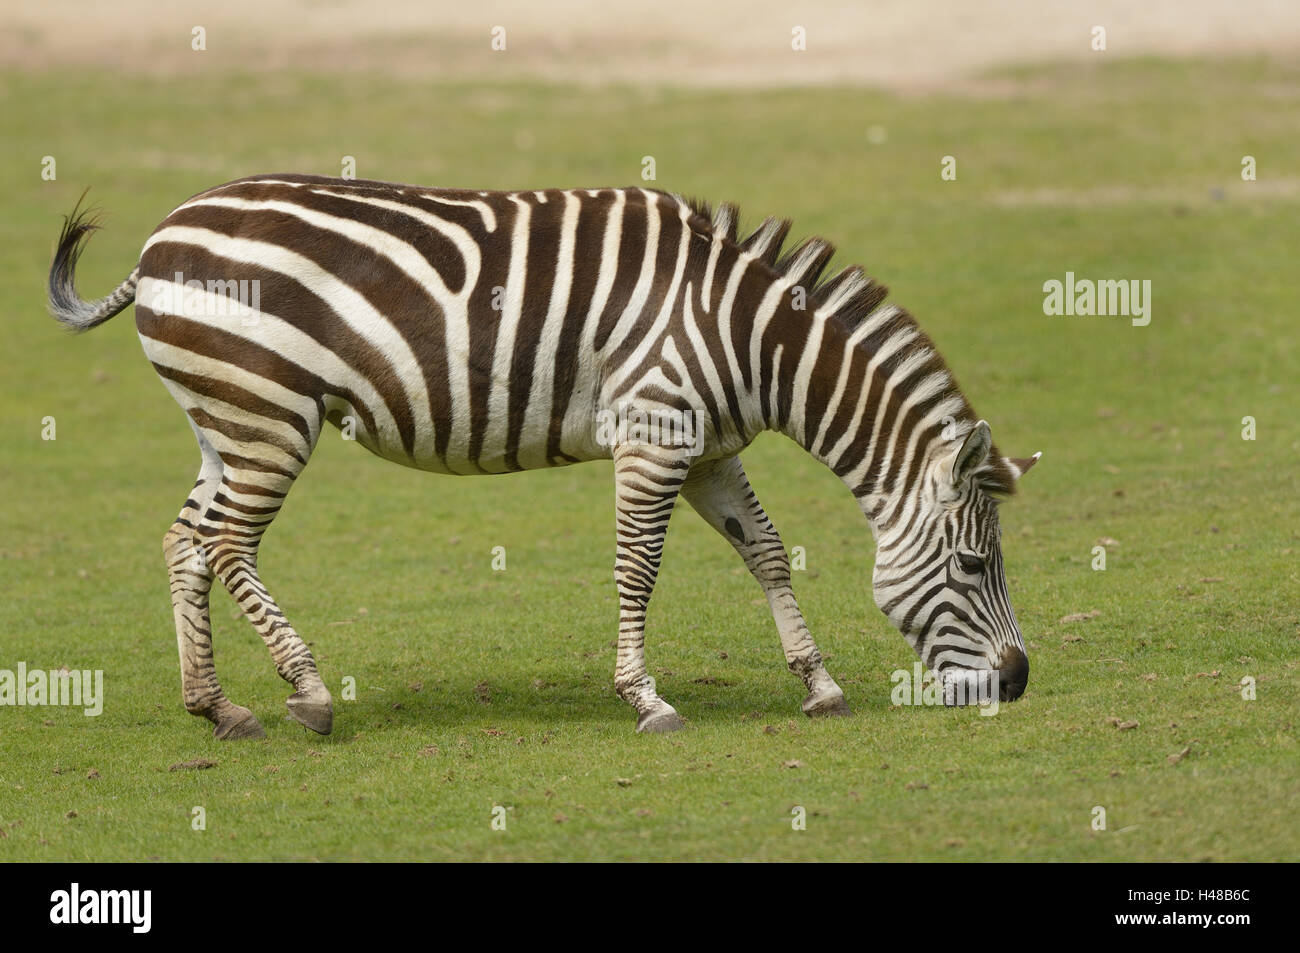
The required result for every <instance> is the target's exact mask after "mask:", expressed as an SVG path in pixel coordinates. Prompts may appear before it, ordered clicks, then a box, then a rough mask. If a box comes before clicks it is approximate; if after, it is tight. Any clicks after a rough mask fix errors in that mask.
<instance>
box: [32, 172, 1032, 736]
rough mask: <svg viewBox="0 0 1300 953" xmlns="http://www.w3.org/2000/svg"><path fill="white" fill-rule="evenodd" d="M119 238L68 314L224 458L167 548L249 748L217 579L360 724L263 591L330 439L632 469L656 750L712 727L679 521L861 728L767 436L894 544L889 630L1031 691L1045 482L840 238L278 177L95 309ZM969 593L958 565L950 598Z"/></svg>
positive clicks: (673, 208)
mask: <svg viewBox="0 0 1300 953" xmlns="http://www.w3.org/2000/svg"><path fill="white" fill-rule="evenodd" d="M93 227H94V225H93V222H91V221H89V220H88V219H87V218H86V217H85V216H84V215H82V214H74V216H73V217H72V218H71V219H70V220H69V221H68V223H67V225H66V227H65V229H64V233H63V235H62V237H61V241H60V244H59V248H58V251H57V252H56V256H55V261H54V264H53V267H52V269H51V275H50V289H49V290H50V301H51V310H52V311H53V313H54V315H55V316H56V317H57V318H59V319H60V320H61V321H62V322H63V323H64V324H65V325H67V326H68V327H71V328H73V329H74V330H86V329H88V328H91V327H94V326H95V325H97V324H99V323H102V322H103V321H106V320H108V319H109V318H110V317H112V316H113V315H114V314H116V313H117V312H118V311H120V310H122V309H123V308H124V307H125V306H126V305H127V304H129V303H130V302H131V301H132V300H134V301H135V304H136V325H137V328H138V330H139V333H140V338H141V342H142V344H143V347H144V351H145V354H146V356H147V357H148V358H149V360H150V361H151V362H152V363H153V365H154V367H155V369H156V370H157V372H158V374H159V376H160V377H161V378H162V380H163V382H164V384H165V385H166V386H167V388H168V389H169V390H170V391H171V393H172V394H173V396H174V397H175V398H176V400H177V401H178V402H179V403H180V405H181V406H182V408H184V410H185V411H186V413H187V415H188V417H189V420H190V424H191V426H192V427H193V429H194V432H195V435H196V437H197V439H198V443H199V447H200V452H201V455H202V465H201V467H200V471H199V475H198V480H197V482H196V485H195V488H194V489H193V491H191V493H190V496H189V498H188V499H187V500H186V502H185V506H184V508H183V509H182V511H181V513H180V515H179V516H178V518H177V520H176V522H175V523H174V524H173V526H172V528H171V529H170V530H169V532H168V534H167V537H166V538H165V540H164V550H165V554H166V558H167V562H168V567H169V572H170V575H171V581H172V593H173V605H174V610H175V618H176V625H177V637H178V644H179V646H180V655H181V670H182V691H183V697H184V699H185V703H186V706H187V708H188V709H189V710H190V711H191V712H193V713H195V714H199V715H202V716H204V717H206V718H208V719H210V720H211V721H213V722H214V724H215V725H216V728H215V731H216V733H217V734H218V736H220V737H243V736H249V735H254V736H255V735H258V734H260V733H261V727H260V725H259V724H258V722H257V719H256V718H255V717H254V716H253V715H252V713H251V712H249V711H248V710H247V709H245V708H242V707H240V706H237V705H234V704H233V703H232V702H230V701H229V700H228V699H227V698H226V697H225V694H224V692H223V691H222V689H221V687H220V685H219V683H218V681H217V678H216V672H215V668H214V666H213V664H212V650H211V631H210V622H209V618H208V609H207V598H208V592H209V589H210V587H211V584H212V581H213V580H214V579H220V580H221V582H222V583H223V585H225V586H226V587H227V588H228V589H229V590H230V591H231V593H232V594H233V595H234V596H235V598H236V600H237V601H238V602H239V604H240V605H241V607H242V608H243V609H244V611H245V613H246V615H247V616H248V618H249V619H250V621H251V622H252V623H253V625H254V626H255V627H256V628H257V629H258V631H259V633H260V634H261V635H262V637H263V638H264V639H265V641H266V643H267V645H268V647H269V648H270V650H271V653H272V657H273V659H274V660H275V663H276V665H277V669H278V671H279V672H280V674H281V675H282V676H283V677H284V678H285V679H286V680H287V681H289V682H290V683H291V684H292V685H293V686H294V689H295V691H294V693H293V695H292V696H291V697H290V699H289V708H290V711H291V713H292V714H293V715H294V717H295V718H297V719H298V720H299V721H301V722H302V723H304V724H306V725H307V726H308V727H310V728H313V729H314V730H317V731H328V730H329V729H330V726H331V724H332V703H331V699H330V696H329V693H328V691H327V689H326V688H325V685H324V682H323V680H322V679H321V677H320V675H319V673H318V671H317V668H316V665H315V662H314V660H313V659H312V657H311V654H310V652H309V651H308V649H307V647H306V645H305V643H304V642H303V641H302V639H301V638H300V637H299V636H298V634H297V633H296V631H295V630H294V629H293V627H292V626H291V625H290V624H289V622H288V621H287V620H286V619H285V618H284V616H283V613H281V612H280V610H279V608H278V606H277V605H276V604H275V602H274V600H273V599H272V598H271V596H270V594H269V592H268V591H267V590H266V588H265V586H264V585H263V584H262V581H261V579H260V577H259V576H258V573H257V569H256V554H257V547H258V543H259V542H260V539H261V535H262V533H263V532H264V531H265V529H266V527H267V526H268V525H269V523H270V521H271V520H272V519H273V518H274V517H275V515H276V513H277V512H278V510H279V508H280V505H281V503H282V502H283V499H284V497H285V495H286V494H287V493H288V491H289V488H290V486H291V485H292V483H293V480H294V479H295V478H296V477H297V475H298V474H299V473H301V471H302V469H303V467H305V466H306V463H307V460H308V459H309V457H310V455H311V453H312V450H313V448H314V447H315V444H316V441H317V440H318V439H319V437H320V434H321V430H322V427H323V426H324V423H325V422H326V421H328V422H330V423H332V424H334V425H336V426H339V427H341V428H342V429H343V430H344V433H345V435H347V436H349V437H353V438H355V439H356V441H357V442H359V443H361V444H362V445H363V446H365V447H366V448H367V449H368V450H370V451H371V452H373V453H375V454H377V455H379V456H381V457H383V458H385V459H389V460H393V461H395V462H398V463H402V464H405V465H407V466H411V467H415V468H418V469H422V470H430V471H434V472H439V473H450V474H495V473H504V472H509V471H515V470H523V469H532V468H537V467H544V466H559V465H565V464H570V463H577V462H582V461H586V460H593V459H601V458H604V459H610V458H612V459H613V460H614V462H615V474H616V501H617V513H618V518H617V523H616V536H617V547H616V550H617V551H616V559H615V579H616V584H617V587H618V592H619V600H620V625H619V642H618V646H619V651H618V662H617V668H616V673H615V687H616V690H617V691H618V693H619V694H620V696H621V697H623V698H624V699H625V700H627V701H628V702H629V703H631V704H632V705H633V706H634V708H635V709H636V711H637V713H638V728H639V729H640V730H652V731H658V730H671V729H673V728H676V727H679V726H680V725H681V719H680V717H679V716H678V714H677V713H676V711H675V710H674V709H673V708H672V706H670V705H669V704H668V703H667V702H665V701H664V700H663V699H662V698H661V697H659V695H658V692H657V690H656V686H655V685H654V682H653V680H652V679H651V678H650V677H649V675H648V672H647V668H646V664H645V657H644V618H645V608H646V604H647V602H648V600H649V598H650V593H651V590H652V589H653V585H654V579H655V575H656V573H657V571H658V567H659V560H660V554H661V551H662V545H663V537H664V532H665V530H666V527H667V523H668V517H669V515H670V514H671V512H672V509H673V504H674V502H675V500H676V498H677V497H678V496H684V497H685V498H686V499H687V500H688V502H689V503H690V504H691V505H692V507H693V508H694V509H696V510H697V511H698V512H699V513H700V514H701V515H702V516H703V517H704V518H705V519H706V520H707V521H708V522H709V523H710V524H711V525H713V526H715V528H717V529H718V531H719V532H721V533H722V534H723V535H724V536H725V537H726V538H727V539H728V540H729V541H730V542H731V543H732V544H733V545H734V546H735V547H736V549H737V550H738V551H739V553H740V555H741V556H742V558H744V560H745V561H746V563H747V565H748V566H749V568H750V569H751V571H752V572H753V574H754V575H755V577H756V578H757V579H758V581H759V582H760V584H761V585H762V586H763V588H764V591H765V593H766V594H767V596H768V599H769V602H770V603H771V606H772V610H773V614H774V617H775V619H776V622H777V628H778V632H779V633H780V636H781V641H782V646H783V649H784V652H785V656H786V661H787V664H788V666H789V667H790V668H791V670H792V671H794V672H795V673H796V674H797V675H799V676H800V678H801V679H802V681H803V682H804V684H805V687H806V689H807V692H808V694H807V696H806V698H805V700H804V703H803V709H804V711H805V712H807V713H809V714H813V715H815V714H844V713H847V711H848V709H847V705H846V704H845V701H844V697H843V693H842V692H841V690H840V689H839V687H838V686H837V685H836V684H835V682H834V681H833V680H832V679H831V677H830V676H829V675H828V674H827V672H826V670H825V667H824V665H823V663H822V660H821V657H820V654H819V653H818V651H817V648H816V646H815V644H814V643H813V641H812V638H811V636H810V635H809V633H808V630H807V627H806V626H805V625H804V623H803V618H802V616H801V614H800V612H799V609H798V605H797V603H796V601H795V599H794V595H793V592H792V591H791V589H790V569H789V564H788V561H787V559H786V556H785V551H784V547H783V546H782V544H781V541H780V538H779V536H778V535H777V534H776V531H775V529H774V528H773V527H772V525H771V522H770V521H769V520H768V519H767V516H766V514H765V513H764V512H763V510H762V507H761V506H760V505H759V503H758V501H757V499H756V498H755V496H754V494H753V491H752V489H751V488H750V487H749V484H748V481H747V479H746V478H745V475H744V471H743V469H742V467H741V465H740V462H739V459H738V457H737V454H738V453H739V452H740V451H741V450H743V449H744V448H745V447H746V446H748V445H749V443H750V442H751V441H752V440H754V439H755V437H756V436H757V435H758V434H759V433H761V432H763V431H765V430H775V431H779V432H782V433H785V434H787V435H788V436H790V437H791V438H792V439H794V440H795V441H796V442H797V443H798V444H800V445H801V446H803V447H804V448H805V449H806V450H808V451H809V452H810V453H812V454H813V456H815V457H816V458H817V459H819V460H821V461H823V462H824V463H826V464H827V465H828V466H830V467H831V468H832V469H833V470H834V471H835V472H836V473H837V474H838V475H839V476H840V477H841V478H842V479H843V480H844V482H845V483H846V484H847V485H848V486H849V488H850V489H851V490H852V491H853V493H854V495H855V496H856V498H857V499H858V502H859V505H860V506H861V508H862V510H863V512H864V513H865V514H866V516H867V518H868V520H869V521H870V522H871V524H872V527H873V529H874V530H875V534H876V537H877V566H876V574H875V580H874V587H873V588H874V593H875V596H876V601H877V604H878V605H880V607H881V608H882V610H884V611H885V613H886V615H887V616H889V618H890V619H891V621H893V622H894V623H895V625H896V626H898V627H899V629H900V630H901V631H902V632H903V634H904V635H905V636H906V637H907V638H908V640H909V641H910V642H911V643H912V644H913V646H914V648H916V650H917V651H918V652H919V653H920V654H921V656H922V658H923V659H924V660H925V661H926V663H927V664H928V665H930V666H931V667H932V668H933V669H935V670H936V671H938V672H942V671H944V670H950V671H967V670H982V671H985V672H992V673H995V674H998V675H1000V676H1001V677H1002V681H1003V685H1002V693H1003V695H1004V697H1014V695H1017V694H1019V692H1020V691H1022V690H1023V687H1024V682H1025V679H1026V678H1027V671H1028V666H1027V661H1025V655H1024V648H1023V641H1022V639H1021V637H1020V633H1019V629H1018V627H1017V626H1016V624H1015V620H1014V616H1013V615H1012V614H1011V609H1010V604H1009V601H1008V600H1007V599H1006V595H1005V583H1004V581H1003V579H1002V573H1001V562H1000V550H998V544H997V531H996V512H997V511H996V505H995V501H996V498H997V497H998V496H1000V495H1005V494H1008V493H1010V492H1011V491H1012V489H1013V487H1014V484H1015V481H1016V480H1017V478H1018V477H1019V475H1020V474H1021V473H1022V472H1023V471H1024V470H1025V469H1027V468H1028V466H1029V465H1031V464H1032V460H1011V459H1008V458H1005V457H1002V456H1001V455H1000V454H999V453H997V451H996V450H995V448H994V447H993V446H992V442H991V439H990V438H989V431H988V427H987V424H985V423H984V422H983V421H980V420H978V418H977V417H976V415H975V414H974V413H973V411H972V410H971V408H970V406H969V404H968V402H967V401H966V399H965V397H964V396H962V394H961V392H960V391H959V390H958V389H957V387H956V385H955V383H954V382H953V381H952V378H951V375H950V374H949V373H948V371H947V368H946V367H945V365H944V362H943V360H942V358H940V356H939V355H938V353H937V351H936V350H935V349H934V347H933V346H932V344H931V343H930V341H929V340H928V338H926V336H925V335H924V334H923V333H922V332H921V331H920V330H919V329H918V328H917V327H916V324H915V322H914V321H913V320H912V318H911V317H910V316H909V315H908V314H906V312H903V311H902V310H900V309H898V308H895V307H892V306H889V305H886V304H884V298H885V290H884V289H883V288H882V287H881V286H879V285H878V284H876V283H875V282H874V281H872V280H871V279H870V278H868V277H866V276H865V275H864V274H863V273H862V272H861V271H860V270H859V269H848V270H846V271H843V272H841V273H840V274H838V275H836V276H834V277H832V278H830V279H827V280H821V279H820V275H821V272H822V271H823V269H824V268H825V266H826V264H827V263H828V261H829V259H830V258H831V256H832V253H833V249H832V248H831V246H830V245H829V244H828V243H826V242H824V241H821V240H819V239H811V240H809V241H807V242H804V243H803V244H801V245H799V246H797V247H795V248H794V249H792V250H791V251H788V252H786V253H785V254H782V245H783V243H784V239H785V237H786V234H787V232H788V229H789V223H788V222H784V221H778V220H775V219H769V220H767V221H766V222H764V223H763V224H762V225H761V226H760V227H759V228H758V229H757V230H756V231H754V232H753V233H752V234H750V235H749V236H748V237H746V238H744V239H741V238H740V235H739V233H738V231H737V216H736V210H735V209H734V207H732V206H725V205H724V206H722V207H720V208H719V209H718V210H717V211H716V212H711V211H710V210H709V209H708V207H707V206H704V205H703V204H701V203H692V202H688V201H685V200H683V199H680V198H678V197H676V196H672V195H668V194H665V193H662V192H657V191H651V190H644V189H595V190H582V191H559V190H546V191H537V192H471V191H464V190H445V189H426V188H418V187H412V186H401V185H392V184H387V183H380V182H367V181H359V180H339V179H327V178H320V177H315V176H301V175H268V176H256V177H253V178H249V179H241V180H239V181H236V182H232V183H228V184H226V185H222V186H218V187H216V188H213V189H210V190H208V191H205V192H202V193H200V194H198V195H196V196H194V197H193V198H191V199H189V200H188V201H186V202H185V203H183V204H182V205H181V206H179V207H178V208H177V209H176V210H175V211H173V212H172V213H171V214H170V215H168V216H167V218H166V219H164V221H163V222H162V223H161V224H160V225H159V226H158V228H157V229H156V230H155V232H154V233H153V234H152V235H151V236H150V237H149V239H148V240H147V241H146V243H145V246H144V249H143V252H142V254H141V256H140V260H139V264H138V266H137V267H136V269H135V270H134V271H133V272H132V274H131V275H130V276H129V277H128V279H127V280H126V281H125V282H123V284H122V285H121V286H120V287H119V288H118V289H116V290H115V291H114V292H112V293H111V294H110V295H108V296H107V297H105V298H103V299H101V300H99V301H93V302H90V301H84V300H82V299H81V298H80V296H79V295H77V293H76V291H75V290H74V285H73V272H74V269H75V264H76V260H77V256H78V255H79V254H80V251H81V249H82V247H83V243H84V240H85V238H86V237H87V235H88V234H89V232H90V229H92V228H93ZM1034 459H1036V458H1034ZM959 556H960V557H964V558H965V560H966V562H965V566H966V569H969V570H972V571H973V572H974V576H973V577H971V576H970V574H969V573H968V574H966V575H965V576H963V575H962V563H961V560H960V559H958V557H959ZM976 563H978V568H977V567H976ZM937 566H944V567H955V575H953V577H952V578H948V579H946V581H945V584H944V585H943V586H939V587H936V585H935V581H936V578H937V576H936V567H937ZM971 578H975V579H977V580H979V581H978V582H977V583H972V582H971Z"/></svg>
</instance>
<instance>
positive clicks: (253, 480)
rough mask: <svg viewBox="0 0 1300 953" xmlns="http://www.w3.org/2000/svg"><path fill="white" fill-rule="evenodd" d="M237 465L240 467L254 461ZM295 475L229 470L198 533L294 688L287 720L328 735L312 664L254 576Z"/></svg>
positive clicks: (325, 707)
mask: <svg viewBox="0 0 1300 953" xmlns="http://www.w3.org/2000/svg"><path fill="white" fill-rule="evenodd" d="M239 462H240V464H241V465H242V466H249V465H250V464H251V463H252V461H247V460H240V461H239ZM303 462H304V464H305V461H303ZM298 470H299V471H301V467H299V468H298ZM296 476H297V473H289V472H286V471H283V470H281V469H278V468H276V469H260V468H258V469H254V468H249V469H243V468H240V469H236V468H233V467H230V466H227V468H226V470H225V472H224V473H223V475H222V477H221V483H220V485H219V486H218V487H217V492H216V493H215V494H214V496H213V498H212V502H211V504H210V505H209V506H208V509H207V511H206V512H205V513H204V515H203V519H202V520H201V521H200V522H199V526H198V533H197V535H198V537H199V539H200V540H201V541H202V544H203V549H204V552H205V553H206V554H207V559H208V564H209V565H210V566H211V567H212V571H213V573H215V574H216V577H217V578H218V579H220V580H221V583H222V585H224V586H225V587H226V589H227V591H229V593H230V595H231V597H232V598H233V599H234V600H235V602H236V603H238V605H239V608H240V609H242V610H243V612H244V617H245V618H246V619H248V621H249V622H251V623H252V625H253V628H254V629H256V630H257V634H258V635H259V636H261V637H262V641H263V642H264V643H266V647H267V649H268V650H269V651H270V653H271V659H272V660H273V661H274V662H275V668H276V671H277V672H279V674H280V677H281V678H283V679H284V680H285V681H286V682H288V683H289V684H290V685H292V686H293V688H294V692H293V694H292V695H290V696H289V699H288V701H287V702H286V705H287V706H288V708H289V715H290V717H292V718H293V719H294V720H295V721H297V722H299V723H300V724H302V725H305V726H306V727H308V728H310V729H311V730H312V731H315V732H317V733H318V734H322V735H327V734H329V733H330V730H331V729H332V728H333V726H334V703H333V700H332V699H331V698H330V693H329V690H328V689H326V688H325V683H324V681H322V680H321V677H320V673H319V672H318V671H317V669H316V660H315V659H314V658H313V657H312V654H311V650H310V649H308V648H307V645H306V643H305V642H303V640H302V639H301V638H300V637H299V635H298V633H297V632H296V631H295V630H294V628H293V626H292V625H290V624H289V620H288V619H286V618H285V616H284V613H283V612H282V611H281V610H280V607H279V606H278V605H277V604H276V602H275V600H274V599H273V598H272V597H271V594H270V592H268V591H267V589H266V586H265V585H263V584H262V580H261V578H260V577H259V576H258V574H257V549H258V545H259V544H260V542H261V540H262V534H263V533H265V532H266V529H267V527H268V526H270V525H271V521H272V520H273V519H275V516H276V514H277V513H279V512H280V507H281V505H282V504H283V503H284V498H285V496H286V495H287V494H288V492H289V487H290V486H292V485H293V481H294V478H295V477H296Z"/></svg>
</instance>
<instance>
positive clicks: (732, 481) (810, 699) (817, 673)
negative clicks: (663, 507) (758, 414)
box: [682, 457, 852, 718]
mask: <svg viewBox="0 0 1300 953" xmlns="http://www.w3.org/2000/svg"><path fill="white" fill-rule="evenodd" d="M682 496H684V497H686V501H687V502H688V503H690V504H691V507H692V508H693V509H694V510H695V512H697V513H699V514H700V516H702V517H703V518H704V520H705V522H707V523H708V524H709V525H710V526H712V527H713V528H714V529H716V530H717V531H718V532H719V533H721V534H722V535H723V537H725V538H726V540H727V542H729V543H731V545H732V546H734V547H735V549H736V552H738V553H740V556H741V558H742V559H744V560H745V565H746V566H747V567H748V568H749V571H750V572H751V573H752V574H753V576H754V578H755V579H757V580H758V582H759V585H761V586H762V587H763V594H764V595H766V596H767V602H768V605H770V606H771V607H772V615H773V617H774V618H775V619H776V628H777V631H778V632H779V633H780V635H781V648H782V650H783V651H784V652H785V662H786V666H787V667H788V668H789V669H790V671H792V672H794V673H795V674H796V675H798V676H799V678H800V680H802V681H803V683H804V686H805V687H806V688H807V689H808V695H807V697H806V698H804V700H803V705H802V707H803V711H804V714H806V715H808V716H809V717H810V718H811V717H817V716H822V715H849V714H852V712H850V710H849V706H848V703H847V702H846V701H845V700H844V692H843V691H842V690H841V689H840V687H839V685H837V684H835V680H834V679H833V678H831V677H830V674H829V673H827V671H826V667H825V665H823V664H822V656H821V652H819V651H818V650H817V645H816V643H814V642H813V638H812V634H811V633H810V632H809V631H808V626H807V625H806V624H805V623H804V620H803V613H801V612H800V611H799V603H798V602H796V601H795V597H794V590H793V589H792V588H791V586H790V560H789V558H788V557H787V556H786V552H785V546H784V545H783V544H782V542H781V537H780V536H779V535H778V534H777V531H776V527H775V526H773V525H772V521H771V520H770V519H768V516H767V513H766V512H764V510H763V507H762V504H760V503H759V502H758V497H757V496H756V495H755V494H754V489H753V487H751V486H750V485H749V479H748V478H747V477H746V476H745V470H744V468H743V467H742V466H741V464H740V458H739V457H727V458H726V459H724V460H717V461H708V462H705V463H702V464H699V465H698V466H696V467H694V468H693V469H692V470H691V472H690V475H689V476H688V477H687V479H686V482H685V483H684V484H683V485H682Z"/></svg>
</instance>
